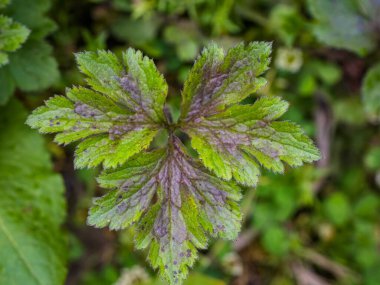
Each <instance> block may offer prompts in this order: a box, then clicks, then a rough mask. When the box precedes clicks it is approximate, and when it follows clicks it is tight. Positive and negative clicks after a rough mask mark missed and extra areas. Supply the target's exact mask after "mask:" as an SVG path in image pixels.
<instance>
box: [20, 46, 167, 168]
mask: <svg viewBox="0 0 380 285" xmlns="http://www.w3.org/2000/svg"><path fill="white" fill-rule="evenodd" d="M77 61H78V64H79V68H80V70H81V71H82V72H83V73H84V74H85V75H87V76H88V78H87V82H88V83H89V85H90V86H91V87H92V88H93V89H88V88H84V87H73V88H72V89H68V90H67V97H64V96H56V97H53V98H51V99H49V100H48V101H47V102H46V106H42V107H40V108H38V109H36V110H35V111H34V112H33V114H32V115H31V116H30V117H29V119H28V121H27V122H28V124H29V125H30V126H31V127H33V128H38V129H39V130H40V132H42V133H58V134H57V136H56V138H55V141H56V142H58V143H61V144H68V143H71V142H73V141H78V140H80V141H81V142H80V144H79V145H78V147H77V151H76V159H75V164H76V167H78V168H81V167H85V166H90V167H94V166H96V165H98V164H100V163H103V166H104V167H105V168H109V167H116V166H117V165H120V164H122V163H124V162H125V161H126V160H127V159H128V158H129V157H131V156H132V155H134V154H135V153H138V152H140V151H141V150H143V149H146V148H147V147H148V146H149V144H150V143H151V141H152V139H153V138H154V136H155V135H156V134H157V132H158V131H159V130H160V128H162V126H163V125H164V124H165V122H166V119H165V117H164V113H163V108H164V104H165V99H166V94H167V85H166V82H165V80H164V78H163V77H162V75H161V74H160V73H159V72H158V71H157V69H156V67H155V65H154V63H153V61H151V60H149V59H148V58H146V57H143V56H142V54H141V53H140V52H137V51H134V50H133V49H129V50H128V51H127V52H125V53H124V54H123V62H120V61H119V60H118V58H117V57H116V56H115V55H114V54H113V53H111V52H106V51H99V52H97V53H96V52H86V53H80V54H78V55H77Z"/></svg>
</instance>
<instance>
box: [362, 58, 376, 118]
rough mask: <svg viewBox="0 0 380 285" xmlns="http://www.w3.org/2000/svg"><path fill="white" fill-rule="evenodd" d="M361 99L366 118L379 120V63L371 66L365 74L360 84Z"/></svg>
mask: <svg viewBox="0 0 380 285" xmlns="http://www.w3.org/2000/svg"><path fill="white" fill-rule="evenodd" d="M362 101H363V105H364V110H365V112H366V114H367V116H368V118H369V119H370V120H372V121H379V120H380V64H377V65H375V66H373V67H372V68H371V69H370V70H369V71H368V72H367V74H366V75H365V77H364V81H363V85H362Z"/></svg>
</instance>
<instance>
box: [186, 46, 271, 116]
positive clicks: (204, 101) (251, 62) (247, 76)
mask: <svg viewBox="0 0 380 285" xmlns="http://www.w3.org/2000/svg"><path fill="white" fill-rule="evenodd" d="M270 52H271V45H270V44H269V43H263V42H252V43H250V44H249V45H248V46H244V44H239V45H237V46H236V47H234V48H231V49H230V50H229V51H228V52H227V54H225V52H224V50H223V49H222V48H219V47H218V46H217V45H215V44H212V45H210V46H208V47H207V48H205V49H204V50H203V52H202V54H201V55H200V56H199V57H198V59H197V61H196V62H195V64H194V66H193V68H192V69H191V71H190V73H189V75H188V78H187V80H186V82H185V86H184V89H183V92H182V105H181V120H182V121H183V122H186V123H187V122H190V121H191V120H194V118H197V117H198V118H199V117H202V116H205V115H207V114H212V113H214V112H217V111H218V110H221V109H223V108H225V107H226V106H229V105H232V104H236V103H239V102H240V101H241V100H243V99H244V98H246V97H247V96H248V95H250V94H252V93H253V92H255V91H257V90H258V89H260V88H261V87H262V86H264V85H265V84H266V80H265V79H264V78H262V77H258V76H260V75H261V74H262V73H263V72H264V71H266V70H267V69H268V65H269V63H270V58H269V55H270Z"/></svg>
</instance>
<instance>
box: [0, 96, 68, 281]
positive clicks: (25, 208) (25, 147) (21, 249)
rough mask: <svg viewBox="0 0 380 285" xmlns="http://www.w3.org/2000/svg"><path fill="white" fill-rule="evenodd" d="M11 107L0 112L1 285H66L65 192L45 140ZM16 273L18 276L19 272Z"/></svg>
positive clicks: (15, 105)
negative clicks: (52, 168)
mask: <svg viewBox="0 0 380 285" xmlns="http://www.w3.org/2000/svg"><path fill="white" fill-rule="evenodd" d="M25 119H26V111H25V110H24V109H23V108H22V106H21V105H20V103H18V102H16V101H14V100H13V101H11V102H10V103H9V104H8V105H7V106H6V108H5V107H2V108H1V111H0V126H1V127H0V129H1V132H0V169H1V171H0V189H1V199H0V247H1V250H0V268H1V270H0V283H1V284H31V285H45V284H46V285H50V284H57V285H58V284H63V281H64V278H65V274H66V267H65V263H66V262H65V260H66V258H65V256H66V243H65V238H64V234H63V232H62V230H61V228H60V227H61V225H62V223H63V221H64V218H65V210H66V208H65V201H64V197H63V191H64V186H63V182H62V179H61V177H60V176H59V175H57V174H55V173H53V171H52V170H51V167H52V165H51V162H50V157H49V154H48V153H47V151H46V149H45V148H44V141H43V138H42V137H41V136H40V135H38V134H36V133H35V132H33V131H31V130H30V129H29V128H28V127H27V126H25V125H24V121H25ZM15 270H17V271H16V272H15Z"/></svg>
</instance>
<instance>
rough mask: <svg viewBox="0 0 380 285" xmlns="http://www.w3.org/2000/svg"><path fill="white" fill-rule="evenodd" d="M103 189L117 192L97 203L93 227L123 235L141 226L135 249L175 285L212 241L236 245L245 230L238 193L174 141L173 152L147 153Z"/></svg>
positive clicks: (108, 178) (107, 177) (109, 175)
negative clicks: (144, 251) (143, 252)
mask: <svg viewBox="0 0 380 285" xmlns="http://www.w3.org/2000/svg"><path fill="white" fill-rule="evenodd" d="M98 181H99V183H100V185H101V186H102V187H105V188H112V189H113V190H111V191H110V192H108V193H107V194H106V195H105V196H103V197H101V198H98V199H96V200H95V201H94V204H95V205H94V206H93V207H92V208H91V210H90V216H89V218H88V222H89V224H91V225H95V226H97V227H104V226H107V225H109V227H110V228H111V229H123V228H126V227H128V226H130V225H134V224H136V228H137V234H136V239H135V241H136V246H137V248H139V249H144V248H146V247H147V246H150V248H149V257H148V258H149V261H150V262H151V264H152V266H153V267H154V268H159V271H160V273H161V274H162V275H163V277H164V278H165V279H166V280H167V281H169V282H170V284H173V283H178V282H180V281H181V280H182V279H184V278H185V277H186V275H187V272H188V267H190V266H192V264H193V263H194V261H195V259H196V256H197V251H196V249H197V248H206V245H207V240H208V236H209V235H211V236H213V237H222V238H227V239H233V238H235V237H236V235H237V233H238V231H239V228H240V212H239V207H238V204H237V201H238V200H239V199H240V192H239V188H238V187H237V186H235V185H234V184H233V183H231V182H225V181H221V180H220V179H218V178H217V177H215V176H213V175H212V174H210V173H209V172H208V171H207V170H206V169H204V168H203V167H202V166H201V165H200V164H199V163H198V162H197V161H195V160H194V159H192V158H191V157H189V156H188V155H187V154H186V153H185V151H184V150H183V146H182V145H181V142H180V141H179V140H178V139H177V138H175V137H173V138H172V139H171V144H170V145H169V147H168V149H166V150H165V149H159V150H156V151H153V152H148V153H144V154H141V155H138V156H136V157H135V158H133V159H131V160H129V161H128V162H127V163H126V164H125V165H124V166H123V167H122V168H120V169H118V170H116V171H105V172H104V173H103V174H102V175H101V176H100V177H99V179H98Z"/></svg>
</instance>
